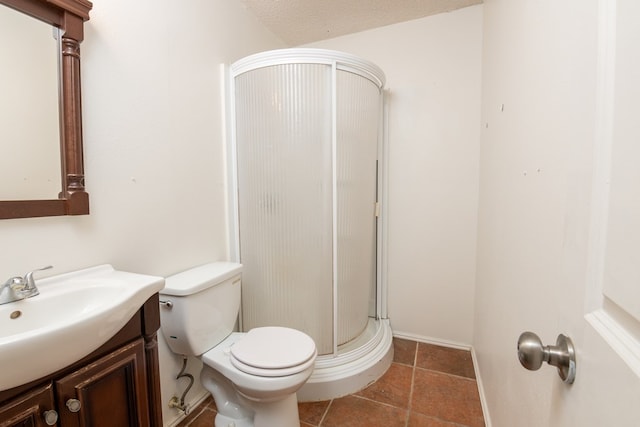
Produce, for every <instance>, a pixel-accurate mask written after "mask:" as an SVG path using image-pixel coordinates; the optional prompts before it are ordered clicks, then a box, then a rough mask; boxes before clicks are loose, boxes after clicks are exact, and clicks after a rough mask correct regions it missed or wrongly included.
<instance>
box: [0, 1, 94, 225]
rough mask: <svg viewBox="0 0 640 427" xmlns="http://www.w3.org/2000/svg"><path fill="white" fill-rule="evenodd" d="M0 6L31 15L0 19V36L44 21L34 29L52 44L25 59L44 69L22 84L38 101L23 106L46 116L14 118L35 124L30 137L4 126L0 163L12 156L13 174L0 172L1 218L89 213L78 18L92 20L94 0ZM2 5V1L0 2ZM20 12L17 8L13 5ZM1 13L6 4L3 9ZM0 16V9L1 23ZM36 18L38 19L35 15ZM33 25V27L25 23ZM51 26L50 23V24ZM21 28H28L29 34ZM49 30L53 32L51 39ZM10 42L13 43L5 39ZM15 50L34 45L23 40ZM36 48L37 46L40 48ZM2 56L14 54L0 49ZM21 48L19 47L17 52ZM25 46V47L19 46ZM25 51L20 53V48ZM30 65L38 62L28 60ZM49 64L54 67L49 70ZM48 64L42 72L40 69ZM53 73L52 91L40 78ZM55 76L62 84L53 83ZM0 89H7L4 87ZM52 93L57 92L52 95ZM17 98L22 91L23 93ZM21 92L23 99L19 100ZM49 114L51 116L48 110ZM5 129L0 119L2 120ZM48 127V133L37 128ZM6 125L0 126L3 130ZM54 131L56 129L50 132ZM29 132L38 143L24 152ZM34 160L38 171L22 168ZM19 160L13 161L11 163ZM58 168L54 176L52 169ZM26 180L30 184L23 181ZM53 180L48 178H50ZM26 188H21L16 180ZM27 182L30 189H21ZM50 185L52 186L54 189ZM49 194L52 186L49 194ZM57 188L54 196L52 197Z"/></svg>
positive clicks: (12, 34)
mask: <svg viewBox="0 0 640 427" xmlns="http://www.w3.org/2000/svg"><path fill="white" fill-rule="evenodd" d="M0 5H5V6H8V7H9V8H11V9H14V10H13V11H9V12H13V13H14V14H16V13H17V12H21V13H22V14H24V15H26V16H27V18H25V16H21V17H15V16H13V17H11V18H6V17H5V19H10V20H12V21H11V22H13V21H14V20H19V19H23V20H24V19H27V20H31V21H33V22H30V23H29V22H28V23H24V26H23V27H21V29H20V30H18V29H15V30H8V24H7V25H6V26H5V25H0V28H2V29H3V31H10V33H9V34H5V37H3V39H5V40H10V41H13V40H17V39H21V40H26V39H29V40H30V39H32V38H33V37H34V33H38V32H40V31H41V30H40V29H38V28H39V27H38V25H45V24H46V26H48V28H45V30H44V32H45V33H48V35H44V36H39V35H38V36H37V38H39V39H44V40H45V42H44V43H45V44H47V42H48V43H50V45H49V47H44V49H51V51H52V52H53V55H51V54H46V53H43V54H42V55H41V56H39V57H31V58H30V59H29V60H28V61H29V64H31V66H27V67H28V68H29V69H31V70H33V69H39V71H43V72H44V74H42V75H39V76H36V77H34V79H35V80H33V81H36V82H38V84H37V85H36V84H35V83H32V84H30V85H27V86H31V87H30V88H28V89H29V90H30V91H35V92H36V95H37V99H38V101H37V103H35V104H34V103H33V102H31V101H27V102H30V104H28V105H27V107H26V110H27V111H30V112H33V111H35V110H36V109H37V110H40V109H42V110H43V111H46V113H43V114H46V115H47V117H46V118H45V117H42V116H40V117H37V118H34V117H33V116H30V117H28V118H25V117H24V116H22V117H20V118H13V119H11V120H12V121H13V122H16V123H17V122H21V123H22V124H21V126H20V127H21V128H23V129H25V128H27V129H31V130H35V131H36V132H37V133H36V134H34V135H31V136H25V135H16V134H15V132H16V130H14V131H13V132H14V134H13V135H9V134H8V133H2V136H1V138H2V141H3V142H2V147H0V150H3V151H4V153H3V154H2V155H0V157H2V158H3V159H5V160H3V163H1V164H0V166H2V168H3V169H5V166H6V165H5V164H4V162H6V161H7V160H6V159H9V162H11V163H10V165H9V166H7V168H8V169H10V171H11V173H12V175H13V176H11V177H5V176H4V175H0V176H1V177H2V178H0V179H2V182H3V187H9V188H5V189H3V191H2V193H0V198H2V199H5V200H2V201H0V219H7V218H28V217H42V216H59V215H83V214H88V213H89V195H88V193H87V192H86V191H85V187H84V162H83V154H82V116H81V100H80V42H81V41H82V39H83V24H84V21H86V20H88V19H89V11H90V10H91V8H92V4H91V2H89V1H87V0H0ZM0 8H2V9H6V8H5V7H4V6H0ZM16 11H17V12H16ZM2 12H3V13H4V12H5V11H2ZM7 13H8V12H7ZM2 16H4V15H0V22H5V21H2V20H1V19H3V18H2ZM34 18H35V19H34ZM27 27H30V28H31V29H27ZM52 27H53V28H54V29H55V30H52ZM19 31H29V36H27V35H25V34H23V33H20V32H19ZM52 35H56V36H55V38H54V37H52ZM9 43H11V42H9ZM19 49H22V50H23V51H24V50H29V51H31V50H33V51H36V48H35V47H33V49H32V47H31V45H30V47H29V48H28V49H26V48H24V47H21V48H19ZM38 49H40V48H38ZM3 53H4V55H3V56H4V57H5V58H7V55H12V53H10V52H7V51H6V50H4V49H3ZM17 53H20V52H17ZM22 53H25V54H26V52H22ZM20 56H24V55H20ZM47 56H49V57H51V56H53V57H54V58H55V59H54V60H53V64H49V65H42V61H44V60H45V57H47ZM10 57H11V58H12V60H11V61H6V62H5V65H3V66H6V64H11V65H14V62H16V61H14V60H13V58H14V57H13V56H10ZM49 61H51V60H50V59H49ZM33 64H38V65H37V66H33ZM51 66H53V69H51ZM45 70H46V71H45ZM11 72H15V70H3V71H1V73H2V74H0V75H1V76H3V77H2V78H3V80H4V79H5V76H8V75H9V73H11ZM52 80H55V83H54V84H53V86H54V87H55V95H51V85H50V84H49V85H47V86H46V88H40V87H39V84H40V83H43V82H47V81H48V82H51V81H52ZM58 82H59V83H58ZM10 83H12V85H11V86H10V87H11V88H16V87H18V84H17V82H16V81H14V80H12V81H11V82H10ZM3 93H6V92H4V90H3ZM52 97H53V98H54V99H53V100H52ZM22 98H25V99H26V98H27V97H26V96H25V97H22ZM22 98H21V99H20V100H21V101H23V99H22ZM0 103H5V105H2V106H1V107H0V111H1V112H2V114H3V115H4V113H5V111H6V110H7V105H6V103H7V97H5V96H3V99H2V100H0ZM18 105H19V103H14V102H13V101H12V107H9V108H8V109H9V110H11V111H15V110H19V109H20V108H18ZM52 115H53V116H54V117H51V116H52ZM3 128H4V126H3ZM46 129H48V131H47V133H46V135H45V134H42V133H41V131H43V130H46ZM3 132H4V131H3ZM52 134H53V135H52ZM27 139H30V141H28V142H29V144H32V143H37V144H40V145H35V146H31V145H30V148H28V149H27V151H26V152H23V153H21V152H20V151H19V150H18V147H20V146H22V145H23V144H22V142H23V141H26V140H27ZM25 161H26V162H27V163H34V164H35V166H36V167H35V168H34V170H35V174H25V173H24V170H23V168H22V163H23V162H25ZM16 165H17V166H18V167H16ZM54 175H57V176H54ZM26 181H28V183H27V184H29V185H27V184H26V183H25V182H26ZM32 181H41V183H44V185H43V186H40V185H39V186H36V187H40V188H43V189H42V190H41V189H38V190H32V189H31V185H30V184H31V182H32ZM49 181H50V182H49ZM23 185H24V186H25V189H21V188H20V187H21V186H23ZM27 187H28V190H27V189H26V188H27ZM51 192H52V193H51ZM49 193H51V194H50V195H49ZM56 193H58V194H57V198H55V197H56Z"/></svg>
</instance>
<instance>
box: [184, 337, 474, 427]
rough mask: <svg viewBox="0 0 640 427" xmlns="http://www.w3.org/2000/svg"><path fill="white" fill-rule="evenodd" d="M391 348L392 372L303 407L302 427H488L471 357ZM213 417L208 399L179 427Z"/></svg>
mask: <svg viewBox="0 0 640 427" xmlns="http://www.w3.org/2000/svg"><path fill="white" fill-rule="evenodd" d="M393 345H394V352H395V353H394V358H393V363H392V364H391V367H390V368H389V370H388V371H387V372H386V373H385V374H384V375H383V376H382V378H380V379H379V380H378V381H376V382H375V383H373V384H371V385H370V386H368V387H367V388H365V389H364V390H361V391H359V392H358V393H354V394H351V395H349V396H345V397H341V398H338V399H333V400H330V401H323V402H310V403H300V404H299V405H298V408H299V412H300V425H301V427H378V426H379V427H396V426H397V427H484V425H485V424H484V418H483V416H482V407H481V405H480V397H479V394H478V387H477V384H476V380H475V372H474V370H473V363H472V361H471V353H470V352H468V351H464V350H456V349H451V348H447V347H440V346H436V345H431V344H424V343H418V342H415V341H409V340H405V339H399V338H394V340H393ZM215 415H216V408H215V403H214V402H213V400H212V399H211V397H209V398H208V399H207V400H205V401H204V402H203V403H202V404H200V406H198V408H196V409H194V410H193V411H192V413H191V415H189V417H187V418H186V419H185V420H183V421H182V422H181V423H180V424H179V425H178V427H187V426H188V427H205V426H206V427H211V426H213V420H214V418H215ZM273 427H277V426H273Z"/></svg>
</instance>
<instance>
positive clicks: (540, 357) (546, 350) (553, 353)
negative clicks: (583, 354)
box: [518, 332, 576, 384]
mask: <svg viewBox="0 0 640 427" xmlns="http://www.w3.org/2000/svg"><path fill="white" fill-rule="evenodd" d="M518 359H519V360H520V363H521V364H522V366H524V367H525V368H527V369H529V370H530V371H537V370H538V369H540V367H541V366H542V362H547V363H548V364H549V365H552V366H555V367H556V368H558V375H560V378H562V381H564V382H565V383H568V384H573V381H575V379H576V353H575V350H574V347H573V342H571V339H570V338H569V337H567V336H566V335H562V334H560V335H558V339H557V340H556V345H547V346H544V345H542V341H541V340H540V338H539V337H538V336H537V335H536V334H534V333H533V332H524V333H522V334H521V335H520V338H518Z"/></svg>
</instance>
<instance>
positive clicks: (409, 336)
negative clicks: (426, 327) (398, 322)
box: [393, 331, 491, 427]
mask: <svg viewBox="0 0 640 427" xmlns="http://www.w3.org/2000/svg"><path fill="white" fill-rule="evenodd" d="M393 336H394V337H397V338H403V339H408V340H411V341H417V342H422V343H425V344H434V345H439V346H442V347H449V348H455V349H458V350H468V351H470V352H471V360H472V361H473V369H474V371H475V373H476V384H477V386H478V394H479V395H480V404H481V405H482V414H483V415H484V424H485V427H491V417H490V416H489V406H488V405H487V399H486V396H485V393H484V386H483V385H482V376H481V375H480V366H479V365H478V357H477V356H476V352H475V349H474V348H473V346H472V345H471V344H464V343H459V342H455V341H448V340H442V339H439V338H433V337H425V336H422V335H416V334H411V333H408V332H402V331H393Z"/></svg>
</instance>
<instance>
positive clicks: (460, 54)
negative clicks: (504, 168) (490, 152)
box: [306, 6, 482, 345]
mask: <svg viewBox="0 0 640 427" xmlns="http://www.w3.org/2000/svg"><path fill="white" fill-rule="evenodd" d="M306 46H307V47H319V48H325V49H335V50H340V51H344V52H348V53H353V54H355V55H358V56H360V57H362V58H364V59H367V60H370V61H372V62H374V63H376V64H377V65H378V66H379V67H380V68H382V70H384V72H385V74H386V76H387V85H386V86H387V88H388V90H389V105H390V109H389V127H388V132H389V141H390V145H389V236H390V237H389V242H388V245H389V246H388V251H389V257H388V263H389V270H388V280H389V317H390V319H391V325H392V328H393V330H394V332H395V333H397V334H401V335H405V336H415V337H419V338H424V339H432V340H440V341H444V342H449V343H456V344H467V345H468V344H470V343H471V340H472V338H471V337H472V329H473V324H472V320H473V301H474V280H475V246H476V215H477V201H478V200H477V199H478V156H479V154H478V152H479V138H480V78H481V46H482V6H472V7H468V8H465V9H460V10H457V11H455V12H451V13H445V14H440V15H435V16H431V17H427V18H422V19H418V20H414V21H409V22H404V23H400V24H395V25H391V26H387V27H382V28H378V29H374V30H370V31H364V32H361V33H357V34H353V35H348V36H343V37H338V38H335V39H330V40H325V41H321V42H318V43H313V44H309V45H306Z"/></svg>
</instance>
